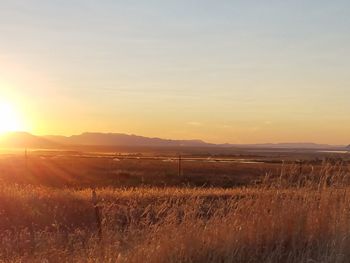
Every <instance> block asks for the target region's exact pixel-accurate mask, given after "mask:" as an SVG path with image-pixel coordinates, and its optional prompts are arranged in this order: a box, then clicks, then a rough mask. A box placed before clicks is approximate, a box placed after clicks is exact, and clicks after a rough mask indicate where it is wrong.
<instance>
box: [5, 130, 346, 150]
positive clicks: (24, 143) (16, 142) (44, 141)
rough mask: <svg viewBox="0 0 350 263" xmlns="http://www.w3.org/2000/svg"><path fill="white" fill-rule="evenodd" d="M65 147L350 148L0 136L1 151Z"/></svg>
mask: <svg viewBox="0 0 350 263" xmlns="http://www.w3.org/2000/svg"><path fill="white" fill-rule="evenodd" d="M69 146H137V147H221V148H227V147H232V148H260V149H263V148H266V149H314V150H321V149H329V150H336V149H338V150H340V149H342V150H344V149H349V150H350V145H348V146H342V145H328V144H316V143H266V144H228V143H227V144H212V143H207V142H204V141H202V140H171V139H161V138H149V137H144V136H138V135H128V134H123V133H97V132H95V133H93V132H86V133H82V134H80V135H73V136H55V135H47V136H35V135H33V134H30V133H28V132H10V133H7V134H4V135H0V147H3V148H11V147H14V148H38V149H53V148H67V147H68V148H69Z"/></svg>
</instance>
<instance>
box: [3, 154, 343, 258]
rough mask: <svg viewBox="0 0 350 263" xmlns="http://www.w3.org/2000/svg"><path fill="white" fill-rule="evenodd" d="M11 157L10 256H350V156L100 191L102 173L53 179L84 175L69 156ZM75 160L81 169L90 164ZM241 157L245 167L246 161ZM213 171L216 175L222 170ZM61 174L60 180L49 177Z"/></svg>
mask: <svg viewBox="0 0 350 263" xmlns="http://www.w3.org/2000/svg"><path fill="white" fill-rule="evenodd" d="M11 158H14V157H11ZM11 158H10V159H6V158H5V159H2V160H1V163H0V168H1V169H2V171H1V172H2V173H3V174H4V176H3V179H2V183H1V185H0V261H3V262H159V263H160V262H305V263H306V262H348V261H349V258H350V252H349V251H350V213H349V211H350V188H348V185H349V181H350V172H349V169H348V166H346V165H344V164H326V163H324V164H323V165H322V167H314V166H312V165H310V166H305V167H304V168H303V169H302V171H301V172H302V173H300V167H299V166H297V165H286V166H283V167H280V168H279V169H277V170H273V169H272V171H274V172H271V173H266V171H265V170H264V169H271V167H264V168H259V169H256V167H254V166H253V168H255V171H256V173H258V172H261V173H262V174H261V176H260V177H259V176H258V175H256V176H257V177H254V178H259V183H254V181H255V180H253V181H251V182H250V183H247V184H246V185H244V186H242V185H241V186H237V187H234V188H232V187H225V188H222V187H209V186H207V187H200V188H199V187H190V186H186V185H185V186H182V187H181V186H168V187H164V186H163V187H157V186H147V185H143V186H139V187H126V186H120V187H115V186H114V187H105V186H100V187H97V188H96V190H93V189H92V188H90V187H87V186H85V183H84V180H87V181H86V184H93V183H94V182H95V181H94V180H90V181H89V180H88V179H87V178H88V177H81V178H82V179H84V180H83V184H82V185H80V186H79V187H78V186H73V184H72V185H71V186H64V185H61V186H59V185H60V184H58V183H59V182H61V181H60V180H57V181H50V180H52V178H55V177H58V178H61V177H62V178H63V179H65V180H66V177H67V176H68V178H70V179H72V178H74V176H78V178H80V177H79V176H82V174H83V173H82V172H80V173H76V174H75V173H73V172H70V170H64V167H68V163H60V164H59V165H57V163H56V165H55V166H54V165H52V164H51V163H46V164H45V163H44V161H47V160H44V159H40V158H38V159H37V160H31V163H29V164H27V165H29V166H30V168H27V169H28V170H27V169H24V168H23V167H22V166H21V165H18V166H15V163H16V162H15V159H11ZM18 158H19V157H18ZM10 160H12V162H13V163H11V162H10ZM39 160H41V161H42V163H41V165H46V166H47V167H51V168H50V169H49V171H50V172H52V173H53V175H54V176H52V175H51V177H48V178H49V179H50V178H51V179H50V180H49V183H46V184H44V183H43V182H44V181H42V180H44V178H45V177H44V175H46V174H49V172H48V171H46V170H44V169H43V168H42V167H41V166H39V164H38V163H39ZM22 161H23V160H22ZM34 161H35V162H34ZM52 161H53V160H52ZM56 161H57V160H56ZM18 162H19V160H18ZM60 162H63V160H60ZM67 162H69V160H67ZM119 163H121V162H118V165H121V164H119ZM127 164H128V165H130V163H127ZM72 165H73V166H74V167H75V166H77V167H79V168H76V169H82V168H83V167H84V165H87V163H84V164H80V165H79V166H78V164H77V162H76V161H74V163H73V164H72ZM90 165H92V166H93V165H95V166H96V162H94V163H93V164H91V162H90ZM125 165H126V164H125ZM163 165H165V167H162V166H161V167H158V168H160V169H164V170H167V169H166V168H169V167H167V166H166V165H171V164H169V163H166V162H163ZM202 165H203V164H202ZM214 165H215V166H214V168H216V169H217V170H216V171H218V172H217V175H218V176H219V177H220V175H222V174H229V173H233V172H232V171H234V169H233V168H232V167H233V165H232V167H231V164H230V165H227V164H226V166H225V167H226V168H225V169H223V168H222V170H223V171H224V172H222V170H220V165H221V164H217V163H214ZM235 165H236V167H239V168H240V169H241V171H242V167H243V168H244V167H245V166H244V165H243V164H235ZM242 165H243V166H242ZM245 165H247V164H245ZM135 166H136V165H135ZM9 167H12V168H11V169H12V171H16V172H15V177H14V178H15V179H16V180H19V179H21V178H20V170H22V173H23V178H25V180H28V179H29V178H31V177H28V176H29V175H28V174H25V173H26V172H28V171H35V170H34V168H35V169H38V170H39V171H42V172H43V173H44V175H42V177H38V175H37V174H38V172H37V173H33V172H32V173H31V175H32V176H34V177H32V179H33V181H32V182H31V184H29V183H28V181H22V182H21V181H20V180H19V181H18V182H16V180H15V179H13V178H12V179H13V181H12V182H11V181H10V180H9V177H8V169H9ZM47 167H46V168H47ZM55 167H56V169H54V168H55ZM57 167H59V168H57ZM86 167H89V166H85V169H91V167H90V168H86ZM97 167H99V166H98V165H97ZM230 167H231V168H230ZM212 168H213V166H212ZM47 169H48V168H47ZM135 169H136V168H135ZM138 169H142V170H144V171H145V170H146V171H148V172H147V173H145V174H144V176H145V177H146V176H147V174H152V171H153V173H154V172H155V171H156V170H155V168H154V165H150V163H147V165H146V164H144V165H143V166H142V165H141V167H139V168H138ZM147 169H149V170H147ZM152 169H153V170H152ZM187 169H188V171H191V170H190V169H189V167H187ZM192 169H193V170H194V171H196V169H195V168H194V167H192ZM204 169H208V167H207V166H205V165H204ZM230 169H231V170H230ZM236 169H237V168H236ZM175 170H176V169H175ZM64 171H66V173H65V172H64ZM68 171H69V172H68ZM83 171H84V170H83ZM157 171H159V170H157ZM220 171H221V172H220ZM247 171H249V169H248V170H247ZM128 172H130V169H129V170H128ZM134 172H135V171H134ZM277 172H278V174H277ZM210 173H213V175H215V170H208V171H207V174H210ZM237 173H238V171H237ZM194 174H195V173H194V172H193V175H192V177H193V176H195V175H194ZM199 174H200V172H199ZM233 174H234V173H233ZM59 176H61V177H59ZM65 176H66V177H65ZM242 176H243V175H242ZM62 178H61V179H62ZM106 178H108V176H107V177H106ZM106 178H103V177H102V179H106ZM152 178H153V179H156V177H152ZM34 179H35V180H34ZM39 179H40V180H39ZM100 179H101V177H100ZM102 179H101V180H102ZM76 180H78V179H76ZM79 180H80V179H79ZM52 182H55V183H56V184H52V185H51V186H50V184H51V183H52ZM209 182H210V181H209ZM213 182H215V183H216V181H215V180H214V181H213ZM215 183H214V185H215ZM97 186H98V184H97Z"/></svg>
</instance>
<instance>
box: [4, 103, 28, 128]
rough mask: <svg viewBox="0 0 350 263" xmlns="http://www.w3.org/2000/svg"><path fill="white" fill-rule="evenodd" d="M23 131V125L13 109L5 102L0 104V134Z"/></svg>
mask: <svg viewBox="0 0 350 263" xmlns="http://www.w3.org/2000/svg"><path fill="white" fill-rule="evenodd" d="M21 130H23V124H22V122H21V120H20V117H19V116H18V114H17V112H16V110H15V108H14V107H13V106H12V105H11V104H10V103H7V102H0V134H3V133H6V132H12V131H21Z"/></svg>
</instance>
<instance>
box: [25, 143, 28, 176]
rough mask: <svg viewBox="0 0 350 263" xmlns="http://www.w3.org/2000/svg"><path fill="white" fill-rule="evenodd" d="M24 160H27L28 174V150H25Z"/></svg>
mask: <svg viewBox="0 0 350 263" xmlns="http://www.w3.org/2000/svg"><path fill="white" fill-rule="evenodd" d="M24 159H25V166H26V168H25V169H26V173H27V174H28V150H27V148H25V150H24Z"/></svg>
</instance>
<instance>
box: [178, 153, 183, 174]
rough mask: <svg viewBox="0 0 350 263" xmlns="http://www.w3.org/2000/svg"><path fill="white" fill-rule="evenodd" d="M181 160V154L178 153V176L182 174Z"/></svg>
mask: <svg viewBox="0 0 350 263" xmlns="http://www.w3.org/2000/svg"><path fill="white" fill-rule="evenodd" d="M181 162H182V158H181V154H179V170H178V175H179V176H182V167H181Z"/></svg>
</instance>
